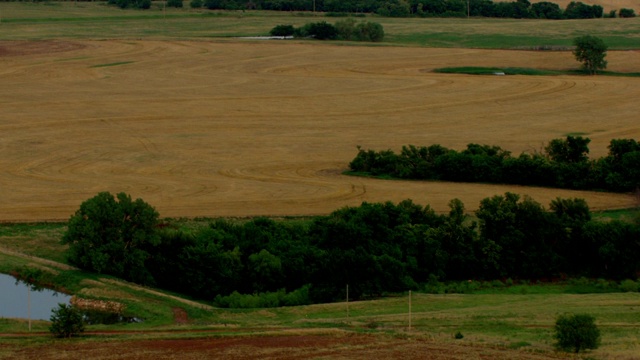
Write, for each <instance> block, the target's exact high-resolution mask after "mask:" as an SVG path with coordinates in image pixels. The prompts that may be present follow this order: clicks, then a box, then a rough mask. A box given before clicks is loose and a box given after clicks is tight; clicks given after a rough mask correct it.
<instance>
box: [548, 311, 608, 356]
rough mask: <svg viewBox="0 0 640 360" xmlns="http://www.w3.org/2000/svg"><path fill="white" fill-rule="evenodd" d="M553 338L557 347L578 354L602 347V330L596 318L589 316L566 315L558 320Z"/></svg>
mask: <svg viewBox="0 0 640 360" xmlns="http://www.w3.org/2000/svg"><path fill="white" fill-rule="evenodd" d="M553 337H554V338H555V339H556V340H557V341H558V342H557V343H556V347H557V348H558V349H560V350H564V351H572V352H575V353H576V354H577V353H579V352H580V351H583V350H587V349H597V348H598V346H599V345H600V330H599V329H598V327H597V326H596V324H595V318H594V317H593V316H591V315H588V314H564V315H560V316H558V318H557V319H556V325H555V333H554V335H553Z"/></svg>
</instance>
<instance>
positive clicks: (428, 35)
mask: <svg viewBox="0 0 640 360" xmlns="http://www.w3.org/2000/svg"><path fill="white" fill-rule="evenodd" d="M162 4H163V3H162V2H156V3H154V4H153V6H152V8H151V9H149V10H121V9H119V8H116V7H112V6H107V5H105V3H102V2H100V3H98V2H95V3H94V2H91V3H78V4H75V3H74V2H44V3H28V2H9V3H7V2H3V3H0V18H1V22H0V29H1V30H2V31H0V40H30V39H127V38H136V39H137V38H141V37H144V38H148V39H214V38H215V39H223V38H228V37H240V36H260V35H268V33H269V30H270V29H271V28H273V27H274V26H276V25H279V24H291V25H294V26H302V25H304V24H306V23H309V22H314V21H327V22H330V23H334V22H336V21H339V20H340V18H326V17H324V16H323V14H320V13H317V14H314V13H300V12H293V13H281V12H264V11H244V12H243V11H238V12H220V11H208V10H193V9H189V8H188V7H185V8H183V9H173V8H171V9H166V10H163V8H162ZM366 20H368V21H375V22H379V23H380V24H382V25H383V26H384V29H385V34H386V36H385V40H384V42H383V43H382V45H402V46H424V47H471V48H490V49H540V48H548V49H562V48H567V47H570V46H571V45H572V40H573V38H575V37H577V36H580V35H584V34H591V35H595V36H598V37H601V38H602V39H603V40H604V41H605V42H606V43H607V45H608V46H609V48H610V49H612V50H613V49H636V48H638V47H640V45H639V44H640V41H639V40H640V17H639V18H632V19H594V20H571V21H569V20H567V21H541V20H513V19H508V20H505V19H439V18H429V19H421V18H408V19H407V18H400V19H398V18H382V17H375V16H370V17H368V18H367V19H366ZM368 45H369V46H371V44H368Z"/></svg>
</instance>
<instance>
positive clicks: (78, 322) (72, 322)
mask: <svg viewBox="0 0 640 360" xmlns="http://www.w3.org/2000/svg"><path fill="white" fill-rule="evenodd" d="M51 312H52V315H51V326H50V327H49V331H50V332H51V334H53V336H55V337H57V338H69V337H72V336H78V335H80V333H82V332H83V331H84V320H83V318H82V313H81V312H80V311H78V309H76V308H75V307H73V306H72V305H67V304H58V308H57V309H53V310H51Z"/></svg>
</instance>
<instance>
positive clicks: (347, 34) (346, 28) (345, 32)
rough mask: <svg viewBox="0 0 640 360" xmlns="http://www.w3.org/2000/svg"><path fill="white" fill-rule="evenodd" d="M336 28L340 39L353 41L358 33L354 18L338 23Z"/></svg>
mask: <svg viewBox="0 0 640 360" xmlns="http://www.w3.org/2000/svg"><path fill="white" fill-rule="evenodd" d="M335 27H336V30H337V31H338V38H339V39H341V40H351V39H352V38H353V36H354V34H355V31H356V21H355V20H354V19H352V18H347V19H344V20H340V21H338V22H336V25H335Z"/></svg>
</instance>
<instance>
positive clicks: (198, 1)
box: [189, 0, 204, 9]
mask: <svg viewBox="0 0 640 360" xmlns="http://www.w3.org/2000/svg"><path fill="white" fill-rule="evenodd" d="M203 5H204V3H203V2H202V0H191V2H190V3H189V6H190V7H191V8H192V9H200V8H201V7H202V6H203Z"/></svg>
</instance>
